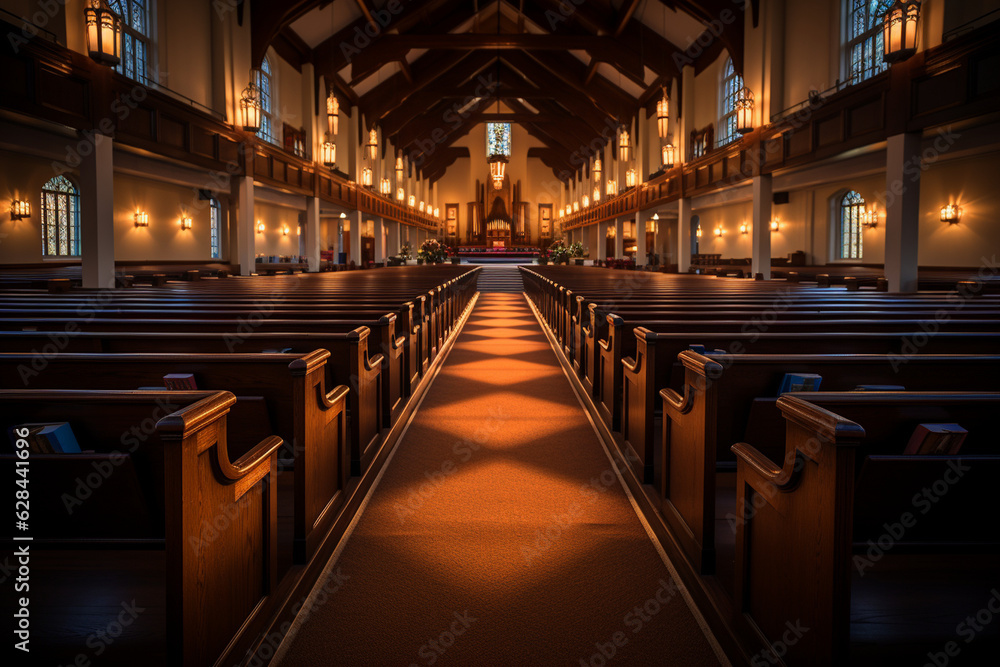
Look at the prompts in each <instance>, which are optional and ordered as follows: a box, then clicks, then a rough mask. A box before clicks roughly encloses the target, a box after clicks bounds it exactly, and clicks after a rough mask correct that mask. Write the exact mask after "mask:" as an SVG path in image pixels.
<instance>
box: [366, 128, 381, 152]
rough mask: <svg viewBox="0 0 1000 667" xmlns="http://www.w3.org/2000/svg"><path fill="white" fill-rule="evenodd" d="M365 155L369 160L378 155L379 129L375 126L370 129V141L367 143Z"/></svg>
mask: <svg viewBox="0 0 1000 667" xmlns="http://www.w3.org/2000/svg"><path fill="white" fill-rule="evenodd" d="M365 155H366V156H367V157H368V159H369V160H374V159H375V158H377V157H378V130H376V129H375V128H374V127H373V128H372V129H370V130H368V143H367V144H366V145H365Z"/></svg>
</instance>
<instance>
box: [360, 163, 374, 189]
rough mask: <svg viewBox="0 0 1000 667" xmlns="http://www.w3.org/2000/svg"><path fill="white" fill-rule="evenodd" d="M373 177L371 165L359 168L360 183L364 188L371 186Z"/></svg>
mask: <svg viewBox="0 0 1000 667" xmlns="http://www.w3.org/2000/svg"><path fill="white" fill-rule="evenodd" d="M373 178H374V176H373V174H372V168H371V167H365V168H364V169H362V170H361V185H363V186H364V187H366V188H370V187H371V186H372V179H373Z"/></svg>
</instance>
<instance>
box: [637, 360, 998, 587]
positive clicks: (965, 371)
mask: <svg viewBox="0 0 1000 667" xmlns="http://www.w3.org/2000/svg"><path fill="white" fill-rule="evenodd" d="M721 361H723V362H724V363H720V360H719V359H715V358H712V357H709V356H704V355H701V354H697V353H695V352H691V351H685V352H681V353H680V355H679V363H680V365H681V366H682V367H683V369H684V386H683V389H682V390H681V391H680V392H677V391H674V390H673V389H663V390H661V391H660V395H659V398H660V399H661V401H662V403H663V414H664V416H665V417H664V420H663V424H662V434H663V441H662V442H663V446H662V449H661V450H660V451H658V452H653V456H652V457H650V456H649V455H648V454H647V453H646V452H635V451H634V450H633V451H632V454H633V455H634V456H636V457H637V458H641V459H642V460H643V463H644V464H645V463H646V462H647V461H648V462H649V463H650V464H652V465H654V466H655V465H657V464H658V465H659V470H654V471H652V472H655V473H656V474H655V475H654V480H653V481H654V483H655V484H656V485H657V486H658V491H659V495H660V499H661V502H662V507H661V510H662V512H663V517H664V520H665V521H666V522H667V524H668V525H670V527H671V529H672V530H673V531H674V533H675V534H676V535H677V536H678V537H677V539H678V542H679V543H680V545H681V548H682V549H683V550H684V552H685V554H686V555H687V557H688V559H689V560H690V561H691V562H692V563H694V564H696V566H697V567H698V569H699V570H700V571H701V572H702V573H703V574H712V573H718V574H720V576H722V577H723V578H724V583H725V584H729V583H731V579H732V574H731V571H728V570H731V567H732V564H731V563H730V562H718V561H717V558H716V546H717V544H718V543H719V542H720V539H721V538H723V537H725V534H724V533H727V532H728V530H729V527H728V525H727V524H726V522H725V521H724V520H721V519H720V512H721V508H719V507H718V506H717V501H718V499H719V498H720V497H721V496H723V495H726V496H727V497H728V494H730V493H732V492H731V490H730V489H731V488H732V487H731V484H732V482H729V484H728V485H727V484H725V483H724V482H723V483H722V484H720V483H719V482H720V481H721V480H725V475H726V474H727V473H729V476H730V477H731V473H732V472H733V471H734V470H735V457H734V456H733V455H732V453H731V452H730V446H731V445H732V443H734V442H739V441H744V440H746V441H750V442H756V443H760V444H759V445H758V446H759V448H760V449H761V450H762V451H763V453H764V454H765V455H767V456H770V457H771V458H772V459H774V460H779V461H780V460H781V458H782V456H783V455H784V444H783V437H782V435H783V433H784V424H783V423H782V422H781V420H780V419H778V416H777V413H776V412H775V411H774V410H773V407H774V403H775V402H776V401H777V395H778V390H779V388H780V385H781V381H782V378H783V377H784V375H785V374H786V373H816V374H819V375H821V376H822V378H823V380H822V383H821V385H820V388H821V389H823V390H833V391H850V390H852V389H854V388H855V387H857V386H859V385H900V386H903V387H905V388H906V389H907V390H910V391H914V390H930V389H934V390H941V391H983V390H987V389H989V388H990V387H991V386H992V384H993V383H994V378H995V377H996V376H997V374H998V373H1000V356H996V355H920V356H917V357H914V358H913V359H911V360H909V361H908V362H907V363H905V364H901V365H898V366H895V367H894V365H893V359H892V357H890V356H888V355H880V354H870V355H867V354H863V355H840V354H743V355H731V356H728V357H726V358H723V359H721ZM772 442H773V443H775V444H774V445H769V443H772Z"/></svg>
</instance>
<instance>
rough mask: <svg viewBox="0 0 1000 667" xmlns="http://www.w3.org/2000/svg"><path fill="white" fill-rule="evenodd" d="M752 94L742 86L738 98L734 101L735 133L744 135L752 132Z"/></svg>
mask: <svg viewBox="0 0 1000 667" xmlns="http://www.w3.org/2000/svg"><path fill="white" fill-rule="evenodd" d="M753 109H754V101H753V92H752V91H751V90H750V89H749V88H747V87H746V86H743V90H741V91H740V96H739V97H738V98H737V99H736V131H737V132H739V133H740V134H746V133H747V132H752V131H753Z"/></svg>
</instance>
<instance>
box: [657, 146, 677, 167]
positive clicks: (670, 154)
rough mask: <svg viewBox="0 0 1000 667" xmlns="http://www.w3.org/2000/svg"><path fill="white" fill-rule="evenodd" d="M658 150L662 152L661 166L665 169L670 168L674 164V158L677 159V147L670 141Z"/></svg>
mask: <svg viewBox="0 0 1000 667" xmlns="http://www.w3.org/2000/svg"><path fill="white" fill-rule="evenodd" d="M660 150H661V152H662V153H663V166H664V167H666V168H667V169H671V168H672V167H673V166H674V160H676V159H677V156H676V154H677V149H676V148H675V147H674V145H673V144H672V143H667V145H666V146H664V147H663V148H662V149H660Z"/></svg>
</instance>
